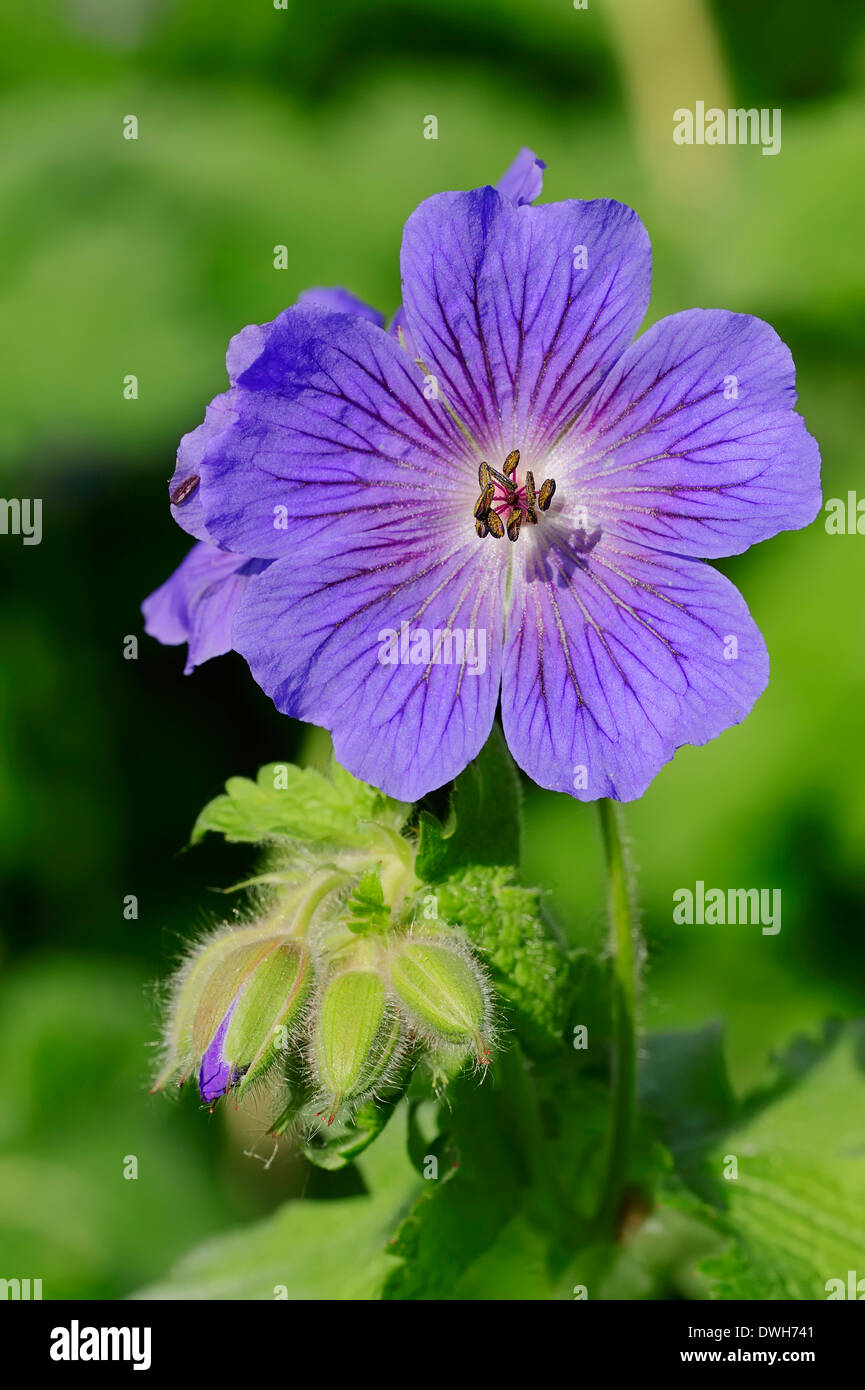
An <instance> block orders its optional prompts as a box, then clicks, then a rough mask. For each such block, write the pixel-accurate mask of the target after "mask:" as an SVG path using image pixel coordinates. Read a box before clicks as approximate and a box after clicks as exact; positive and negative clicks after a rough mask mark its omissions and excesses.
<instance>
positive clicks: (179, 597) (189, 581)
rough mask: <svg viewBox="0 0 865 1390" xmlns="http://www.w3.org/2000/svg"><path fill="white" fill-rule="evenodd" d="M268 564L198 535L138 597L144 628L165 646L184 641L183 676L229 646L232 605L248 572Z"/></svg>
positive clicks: (256, 572) (263, 567) (245, 583)
mask: <svg viewBox="0 0 865 1390" xmlns="http://www.w3.org/2000/svg"><path fill="white" fill-rule="evenodd" d="M267 564H268V561H266V560H249V559H247V558H246V556H245V555H234V554H232V553H231V552H230V551H227V550H217V548H216V547H215V546H213V545H208V544H206V543H205V542H201V541H200V542H199V543H198V545H194V546H193V547H192V549H191V550H190V551H189V553H188V554H187V555H186V557H185V558H184V559H183V560H182V561H181V563H180V565H179V566H178V568H177V569H176V570H175V571H174V573H173V574H172V575H171V577H170V578H169V579H167V580H166V581H165V583H164V584H162V585H161V586H160V587H159V588H158V589H156V590H155V591H154V593H152V594H150V595H149V597H148V598H146V599H145V600H144V602H143V603H142V605H141V611H142V612H143V614H144V618H145V624H144V630H145V632H147V633H148V634H149V636H151V637H155V638H156V640H157V641H158V642H163V643H165V645H166V646H176V645H177V644H178V643H180V642H188V643H189V650H188V652H187V657H186V666H185V667H184V674H185V675H187V676H188V675H189V674H190V672H191V671H192V670H194V668H195V667H196V666H200V665H201V664H202V662H204V661H209V660H210V658H211V657H213V656H223V655H224V654H225V653H226V652H228V651H231V625H232V623H233V621H234V614H235V612H236V610H237V605H238V604H239V602H240V599H241V596H242V594H243V591H244V589H245V587H246V585H247V583H248V582H249V579H250V576H251V575H254V574H259V573H260V572H261V571H262V570H263V569H266V568H267Z"/></svg>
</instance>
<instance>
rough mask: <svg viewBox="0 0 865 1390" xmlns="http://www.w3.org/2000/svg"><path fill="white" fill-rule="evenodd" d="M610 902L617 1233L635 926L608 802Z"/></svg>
mask: <svg viewBox="0 0 865 1390" xmlns="http://www.w3.org/2000/svg"><path fill="white" fill-rule="evenodd" d="M598 811H599V812H600V817H601V832H602V834H603V839H604V854H605V856H606V861H607V879H608V891H609V904H610V948H611V952H612V1017H613V1103H612V1110H611V1118H610V1132H609V1140H608V1145H607V1161H606V1167H605V1178H604V1189H603V1192H602V1195H601V1201H600V1205H599V1207H598V1216H597V1225H598V1227H599V1229H603V1230H604V1231H605V1232H606V1233H608V1234H609V1233H610V1232H614V1231H615V1229H616V1226H617V1224H618V1217H619V1212H620V1208H621V1203H622V1194H623V1191H624V1187H625V1182H626V1180H627V1176H628V1163H629V1159H630V1152H631V1132H632V1129H633V1122H634V1103H635V1096H636V1083H637V1028H636V993H637V991H636V970H635V965H636V961H635V956H636V952H635V943H634V937H635V927H634V918H633V912H632V908H631V896H630V889H629V884H628V866H627V861H626V857H625V848H624V844H623V842H622V834H621V826H620V820H619V809H618V807H617V806H616V804H615V803H614V802H612V801H610V800H608V799H607V798H604V799H603V800H601V801H599V802H598Z"/></svg>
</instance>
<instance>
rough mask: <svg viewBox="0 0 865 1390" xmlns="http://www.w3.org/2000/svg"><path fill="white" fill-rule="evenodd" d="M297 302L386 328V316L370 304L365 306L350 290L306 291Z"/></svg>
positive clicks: (335, 288) (336, 288)
mask: <svg viewBox="0 0 865 1390" xmlns="http://www.w3.org/2000/svg"><path fill="white" fill-rule="evenodd" d="M297 302H298V304H311V305H313V306H315V307H317V308H319V309H330V310H331V311H332V312H333V313H335V314H354V315H355V317H356V318H360V319H366V320H367V321H368V322H369V323H375V324H378V326H379V328H383V327H384V314H380V313H379V311H378V309H373V308H372V306H371V305H370V304H365V303H364V302H363V300H362V299H358V298H357V295H354V294H352V293H351V291H350V290H343V289H340V288H338V287H334V288H332V289H312V290H304V291H303V293H302V294H299V295H298V297H297Z"/></svg>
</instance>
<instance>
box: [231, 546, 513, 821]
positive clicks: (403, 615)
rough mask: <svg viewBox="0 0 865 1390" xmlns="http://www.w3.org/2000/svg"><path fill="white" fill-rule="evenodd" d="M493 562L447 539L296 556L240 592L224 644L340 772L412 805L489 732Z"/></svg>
mask: <svg viewBox="0 0 865 1390" xmlns="http://www.w3.org/2000/svg"><path fill="white" fill-rule="evenodd" d="M472 540H473V541H476V537H474V535H472ZM489 544H490V546H492V544H493V543H492V542H490V543H489ZM502 553H503V552H497V555H496V556H494V555H493V552H492V550H491V549H490V550H489V551H488V552H486V555H485V553H484V552H483V551H481V550H480V549H479V548H478V544H468V545H466V544H465V543H464V542H463V539H462V533H461V532H460V531H459V530H458V528H456V527H455V528H454V530H453V532H452V533H450V534H445V535H426V534H423V533H420V534H417V535H415V536H413V537H409V536H406V535H405V534H403V535H399V534H397V533H391V531H390V530H389V531H388V532H387V534H386V535H383V534H382V533H380V532H379V533H378V534H366V535H359V536H357V537H356V538H355V539H354V540H353V541H351V542H346V543H345V544H344V545H343V547H342V549H341V553H339V554H338V555H335V556H332V557H330V558H328V559H327V560H326V561H323V560H322V557H321V556H320V554H318V553H317V552H316V549H315V547H314V546H312V545H311V546H308V547H304V546H301V547H299V548H298V550H297V551H296V552H295V554H293V555H292V556H289V557H287V558H285V559H282V560H278V561H276V562H275V563H274V564H273V565H271V567H270V568H269V569H268V570H267V571H266V572H265V573H263V574H261V575H260V576H259V577H258V578H257V579H256V580H254V581H253V582H252V583H251V584H250V585H249V587H248V588H247V591H246V593H245V595H244V598H243V601H242V603H241V605H240V608H239V609H238V613H237V617H236V619H235V623H234V635H233V640H234V645H235V647H236V649H237V650H238V651H239V652H241V653H242V654H243V656H245V657H246V659H247V661H248V662H249V665H250V668H251V670H252V674H253V676H254V677H255V679H256V680H257V681H258V684H259V685H260V686H261V687H262V688H263V689H264V690H265V691H266V692H267V694H268V695H270V697H271V699H272V700H273V701H274V703H275V705H276V707H277V709H279V710H281V711H282V713H284V714H290V715H293V716H294V717H295V718H297V719H304V720H307V721H308V722H310V723H314V724H319V725H323V726H324V727H325V728H327V729H329V730H330V731H331V733H332V735H333V744H334V753H335V755H336V757H337V759H338V760H339V762H340V763H341V764H342V765H343V767H346V768H348V770H349V771H350V772H352V773H354V775H355V776H356V777H360V778H362V779H363V780H364V781H367V782H371V783H373V784H374V785H375V786H377V787H380V788H381V789H382V790H383V791H384V792H386V793H387V794H388V795H390V796H395V797H398V798H400V799H402V800H407V801H413V800H415V799H416V798H418V797H420V796H423V795H424V793H426V792H428V791H430V790H432V788H434V787H438V786H441V785H442V783H444V782H446V781H448V780H449V779H450V778H452V777H455V776H456V775H457V773H458V772H460V771H461V770H462V769H463V768H464V767H465V766H466V765H467V764H468V763H469V762H470V761H471V759H472V758H473V757H474V756H475V755H476V754H477V753H478V752H479V750H480V749H481V747H482V746H483V744H484V742H485V741H486V738H487V736H488V734H489V732H490V729H491V728H492V723H493V716H494V714H495V708H496V700H497V698H498V688H499V678H500V673H501V649H502V633H503V599H502V594H503V587H504V565H503V564H502V563H501V562H500V556H501V554H502ZM496 559H498V560H499V562H498V563H494V560H496ZM404 624H405V625H406V626H405V627H403V625H404ZM445 633H450V634H451V636H450V637H447V636H444V635H443V634H445ZM469 633H472V634H473V635H472V636H468V634H469ZM436 634H438V635H436Z"/></svg>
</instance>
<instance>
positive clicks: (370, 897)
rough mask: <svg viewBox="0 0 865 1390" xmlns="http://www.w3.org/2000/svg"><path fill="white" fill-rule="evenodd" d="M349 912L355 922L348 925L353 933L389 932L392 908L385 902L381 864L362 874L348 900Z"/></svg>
mask: <svg viewBox="0 0 865 1390" xmlns="http://www.w3.org/2000/svg"><path fill="white" fill-rule="evenodd" d="M348 910H349V913H350V914H351V917H352V919H353V920H352V921H350V922H348V923H347V925H348V926H349V927H350V928H351V930H352V931H353V932H358V933H364V932H377V931H386V930H387V926H388V923H389V922H390V908H389V907H388V906H387V905H386V903H385V900H384V889H383V888H382V886H381V865H380V864H374V865H372V867H371V868H369V869H367V870H366V871H365V872H364V873H363V874H361V877H360V879H359V881H358V883H357V886H356V887H355V889H354V891H353V892H352V894H351V897H350V898H349V900H348Z"/></svg>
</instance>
